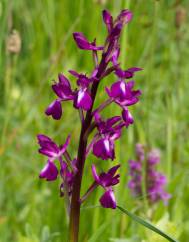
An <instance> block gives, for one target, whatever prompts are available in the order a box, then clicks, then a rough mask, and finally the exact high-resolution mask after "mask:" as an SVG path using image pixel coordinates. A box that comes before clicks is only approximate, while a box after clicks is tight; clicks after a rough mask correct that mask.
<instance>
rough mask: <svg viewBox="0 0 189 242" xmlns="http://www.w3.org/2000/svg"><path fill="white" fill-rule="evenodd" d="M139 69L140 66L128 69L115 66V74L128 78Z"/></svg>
mask: <svg viewBox="0 0 189 242" xmlns="http://www.w3.org/2000/svg"><path fill="white" fill-rule="evenodd" d="M141 70H142V68H139V67H132V68H129V69H127V70H125V71H123V70H122V69H121V68H119V67H117V68H116V70H115V74H116V75H117V76H118V77H119V78H123V79H129V78H132V77H133V76H134V74H135V72H137V71H141Z"/></svg>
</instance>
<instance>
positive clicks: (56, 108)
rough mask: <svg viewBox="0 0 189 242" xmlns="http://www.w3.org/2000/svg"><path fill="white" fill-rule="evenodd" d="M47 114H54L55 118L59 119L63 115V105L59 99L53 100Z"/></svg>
mask: <svg viewBox="0 0 189 242" xmlns="http://www.w3.org/2000/svg"><path fill="white" fill-rule="evenodd" d="M45 114H46V115H47V116H52V117H53V118H54V119H55V120H59V119H60V118H61V116H62V106H61V103H60V101H59V100H58V99H56V100H55V101H53V102H52V103H51V104H50V105H49V106H48V107H47V109H46V110H45Z"/></svg>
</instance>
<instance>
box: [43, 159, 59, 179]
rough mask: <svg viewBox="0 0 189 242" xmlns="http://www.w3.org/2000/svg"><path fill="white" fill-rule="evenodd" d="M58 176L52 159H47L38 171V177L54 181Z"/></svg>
mask: <svg viewBox="0 0 189 242" xmlns="http://www.w3.org/2000/svg"><path fill="white" fill-rule="evenodd" d="M57 176H58V169H57V167H56V166H55V164H54V163H53V162H52V161H48V162H47V164H46V165H45V166H44V168H43V169H42V171H41V172H40V175H39V177H40V178H42V179H43V178H44V179H46V180H47V181H54V180H56V178H57Z"/></svg>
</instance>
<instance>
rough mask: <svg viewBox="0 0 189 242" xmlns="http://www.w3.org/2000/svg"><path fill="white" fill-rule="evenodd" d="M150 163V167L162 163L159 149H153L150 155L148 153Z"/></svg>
mask: <svg viewBox="0 0 189 242" xmlns="http://www.w3.org/2000/svg"><path fill="white" fill-rule="evenodd" d="M147 159H148V163H149V164H150V165H155V164H157V163H159V162H160V151H159V150H158V149H152V150H151V151H150V152H149V153H148V157H147Z"/></svg>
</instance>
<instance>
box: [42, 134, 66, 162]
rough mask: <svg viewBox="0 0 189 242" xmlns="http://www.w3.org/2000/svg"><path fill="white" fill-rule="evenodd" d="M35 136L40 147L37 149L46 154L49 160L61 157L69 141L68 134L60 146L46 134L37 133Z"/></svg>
mask: <svg viewBox="0 0 189 242" xmlns="http://www.w3.org/2000/svg"><path fill="white" fill-rule="evenodd" d="M37 138H38V143H39V145H40V147H41V148H40V149H39V153H41V154H43V155H46V156H47V157H49V159H50V160H51V161H52V160H55V159H58V158H59V157H61V156H62V155H63V154H64V152H65V151H66V149H67V147H68V145H69V143H70V135H69V136H68V137H67V139H66V142H65V144H63V145H61V146H60V147H59V146H58V145H57V144H56V143H55V142H54V141H52V140H51V139H50V138H49V137H48V136H45V135H43V134H39V135H38V136H37Z"/></svg>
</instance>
